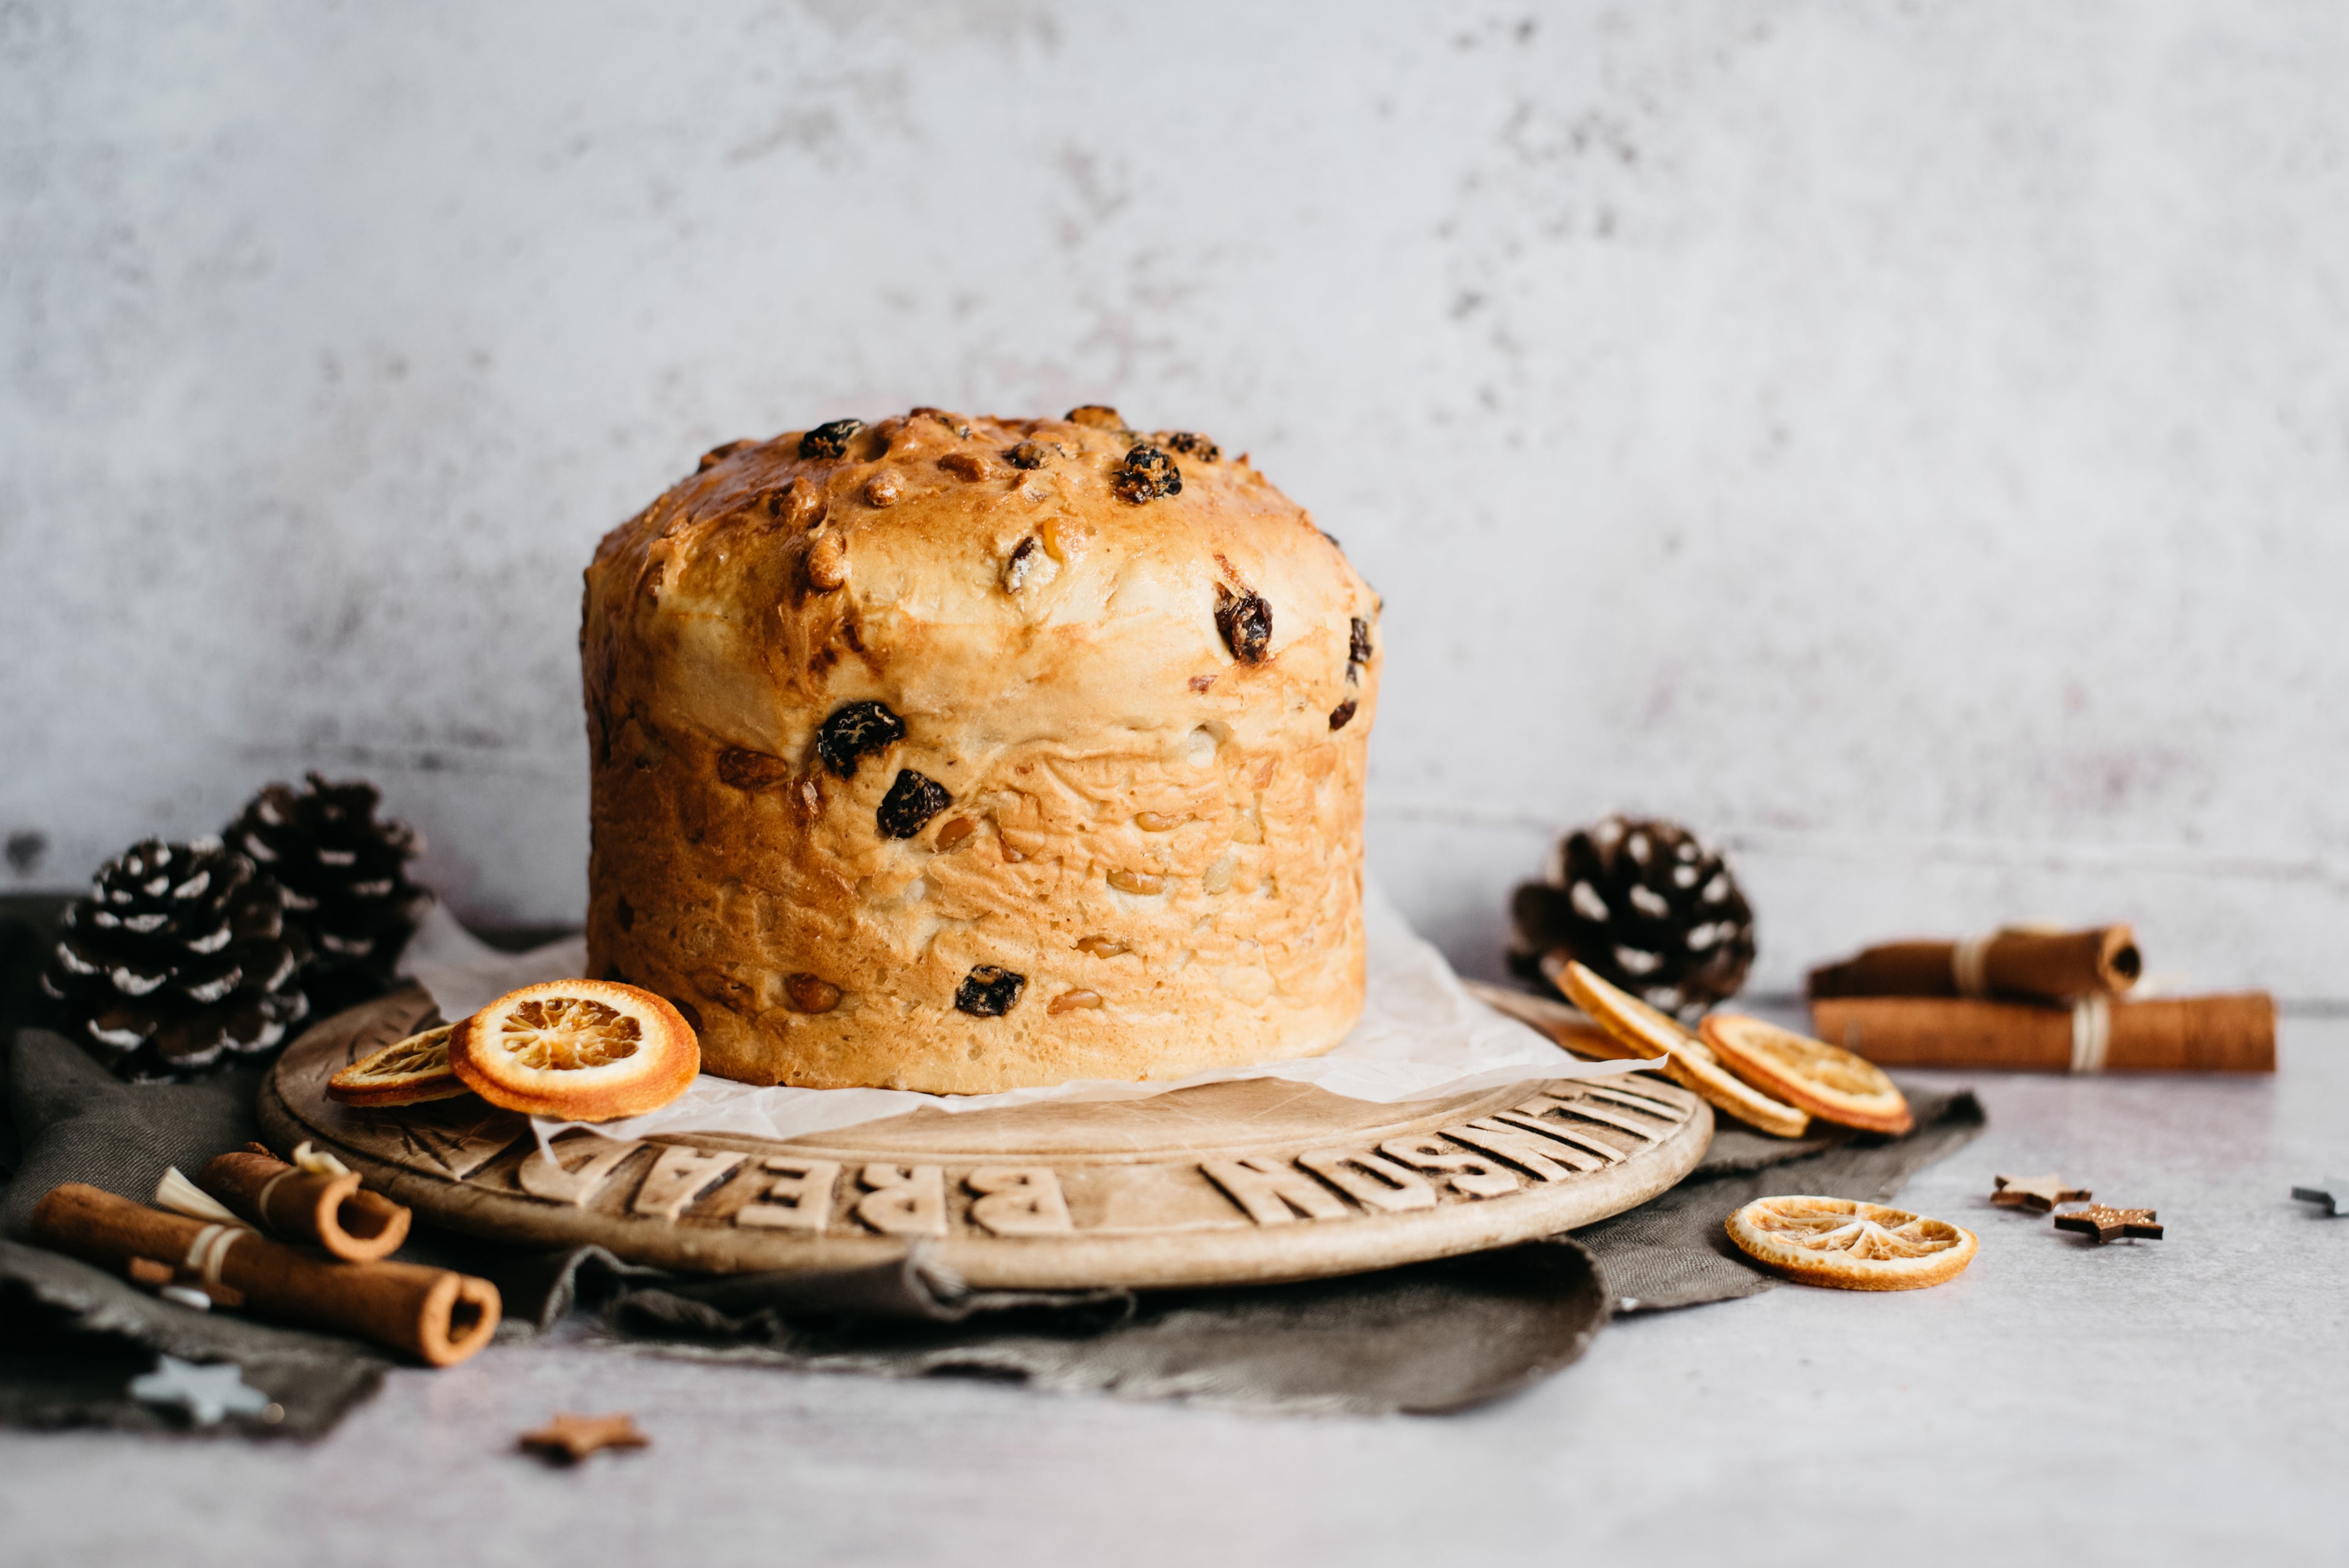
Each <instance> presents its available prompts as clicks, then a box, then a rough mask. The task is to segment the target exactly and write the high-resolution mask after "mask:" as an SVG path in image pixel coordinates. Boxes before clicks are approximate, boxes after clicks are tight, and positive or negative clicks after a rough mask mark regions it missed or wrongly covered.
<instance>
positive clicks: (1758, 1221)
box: [1728, 1197, 1979, 1291]
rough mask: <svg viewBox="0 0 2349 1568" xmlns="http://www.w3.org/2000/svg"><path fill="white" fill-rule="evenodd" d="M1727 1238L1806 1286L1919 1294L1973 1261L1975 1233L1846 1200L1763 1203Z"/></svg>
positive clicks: (1735, 1219) (1733, 1220) (1738, 1217)
mask: <svg viewBox="0 0 2349 1568" xmlns="http://www.w3.org/2000/svg"><path fill="white" fill-rule="evenodd" d="M1728 1229H1729V1239H1730V1240H1731V1241H1734V1242H1736V1243H1737V1245H1738V1246H1739V1248H1740V1249H1742V1250H1743V1251H1744V1252H1745V1253H1746V1254H1747V1255H1748V1256H1750V1257H1752V1258H1753V1259H1754V1261H1755V1262H1760V1263H1762V1264H1764V1265H1765V1266H1767V1267H1769V1268H1771V1269H1773V1270H1775V1271H1776V1272H1779V1273H1782V1274H1784V1275H1785V1276H1786V1277H1787V1278H1788V1279H1791V1280H1796V1281H1799V1282H1802V1283H1804V1284H1807V1285H1827V1286H1831V1287H1833V1288H1835V1289H1837V1290H1846V1291H1913V1290H1921V1289H1923V1288H1924V1287H1926V1286H1928V1285H1938V1284H1940V1282H1943V1281H1944V1280H1949V1279H1952V1278H1955V1277H1956V1276H1957V1275H1958V1274H1960V1273H1961V1272H1964V1270H1965V1267H1966V1265H1967V1264H1969V1263H1971V1262H1973V1261H1974V1251H1975V1249H1976V1247H1977V1246H1978V1245H1979V1243H1978V1242H1977V1241H1976V1240H1975V1237H1974V1233H1973V1232H1972V1231H1969V1230H1966V1229H1965V1228H1964V1227H1963V1226H1959V1225H1952V1224H1951V1223H1950V1222H1949V1221H1948V1220H1930V1219H1927V1218H1925V1217H1924V1216H1922V1215H1918V1214H1911V1213H1909V1211H1908V1210H1903V1209H1888V1208H1886V1207H1884V1206H1883V1205H1882V1204H1878V1203H1860V1202H1857V1201H1855V1200H1853V1199H1848V1198H1814V1197H1784V1198H1757V1199H1754V1201H1753V1202H1751V1203H1748V1204H1747V1205H1746V1206H1745V1207H1744V1208H1743V1209H1740V1210H1737V1212H1736V1213H1734V1214H1732V1215H1731V1216H1730V1217H1729V1220H1728Z"/></svg>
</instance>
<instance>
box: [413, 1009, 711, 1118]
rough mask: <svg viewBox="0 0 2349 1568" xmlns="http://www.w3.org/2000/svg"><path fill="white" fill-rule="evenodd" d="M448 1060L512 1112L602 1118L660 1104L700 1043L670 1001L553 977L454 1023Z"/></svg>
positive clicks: (695, 1068)
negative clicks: (454, 1029)
mask: <svg viewBox="0 0 2349 1568" xmlns="http://www.w3.org/2000/svg"><path fill="white" fill-rule="evenodd" d="M449 1065H450V1067H451V1068H452V1069H454V1070H455V1072H456V1075H457V1076H458V1077H460V1078H461V1079H463V1080H464V1082H465V1086H466V1087H467V1088H469V1089H471V1090H472V1091H473V1092H474V1093H475V1094H477V1095H479V1096H481V1098H483V1099H485V1100H487V1101H489V1102H490V1104H492V1105H493V1106H504V1107H505V1108H506V1109H508V1110H510V1111H524V1112H527V1113H529V1114H530V1115H532V1116H560V1117H562V1118H563V1119H564V1120H565V1121H574V1122H608V1121H611V1120H613V1119H614V1118H615V1117H618V1116H642V1115H643V1114H644V1113H645V1112H647V1111H650V1110H657V1109H659V1108H660V1107H661V1106H665V1105H667V1104H668V1103H669V1102H670V1101H671V1100H673V1099H675V1098H677V1097H678V1096H679V1095H681V1094H683V1093H685V1090H686V1085H688V1084H691V1083H692V1082H693V1078H694V1075H695V1074H697V1073H698V1072H700V1071H701V1043H700V1042H699V1041H698V1040H697V1039H695V1038H694V1033H693V1030H692V1029H691V1027H690V1026H688V1024H687V1023H686V1022H685V1020H684V1018H682V1017H681V1016H679V1015H678V1011H677V1009H676V1008H674V1007H671V1006H670V1005H669V1004H668V1003H667V1002H664V1001H662V1000H661V999H660V998H659V997H657V996H655V995H654V994H653V993H652V992H649V991H644V990H640V989H639V988H637V987H636V986H633V985H623V984H621V983H619V982H618V981H609V980H550V981H545V982H544V983H543V984H539V985H526V986H523V988H522V989H521V990H520V991H512V992H507V993H506V994H505V995H503V996H501V997H499V998H498V999H497V1000H496V1001H495V1002H492V1003H490V1004H489V1005H488V1006H487V1007H484V1008H483V1009H481V1011H480V1012H476V1013H475V1014H473V1016H471V1018H468V1019H466V1020H465V1021H464V1022H463V1023H460V1024H458V1025H457V1028H456V1033H453V1034H451V1035H450V1037H449Z"/></svg>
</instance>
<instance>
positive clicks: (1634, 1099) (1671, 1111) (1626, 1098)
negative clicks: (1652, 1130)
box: [1582, 1084, 1689, 1124]
mask: <svg viewBox="0 0 2349 1568" xmlns="http://www.w3.org/2000/svg"><path fill="white" fill-rule="evenodd" d="M1582 1093H1583V1096H1584V1097H1585V1098H1587V1099H1596V1100H1612V1101H1614V1102H1615V1103H1616V1104H1617V1105H1619V1106H1630V1107H1631V1108H1632V1109H1633V1110H1635V1111H1641V1112H1644V1113H1646V1114H1647V1115H1649V1116H1660V1117H1661V1118H1662V1119H1663V1120H1665V1121H1668V1122H1672V1123H1676V1124H1677V1123H1680V1122H1684V1121H1686V1120H1688V1119H1689V1112H1688V1108H1687V1107H1686V1106H1676V1105H1673V1104H1672V1103H1671V1101H1669V1100H1664V1099H1659V1098H1657V1097H1655V1096H1651V1095H1642V1094H1640V1093H1638V1092H1636V1091H1634V1090H1631V1089H1623V1088H1618V1087H1616V1086H1615V1085H1611V1084H1609V1085H1599V1084H1593V1085H1590V1086H1589V1087H1588V1088H1586V1089H1584V1090H1583V1091H1582Z"/></svg>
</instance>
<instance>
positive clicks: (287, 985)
mask: <svg viewBox="0 0 2349 1568" xmlns="http://www.w3.org/2000/svg"><path fill="white" fill-rule="evenodd" d="M309 951H310V948H309V944H308V942H306V941H305V940H303V937H302V934H301V933H300V932H299V931H296V930H293V929H289V928H288V927H287V926H286V924H285V906H284V903H283V901H282V897H281V895H280V893H279V891H278V887H277V884H276V883H275V882H273V881H271V880H270V879H269V878H268V877H264V876H262V875H261V874H260V873H259V872H258V871H256V870H255V869H254V864H253V862H252V861H250V860H248V859H246V858H245V857H243V856H242V855H240V854H238V853H237V852H236V851H234V850H233V849H230V848H228V847H226V846H223V845H222V843H221V841H220V840H219V839H217V838H200V839H198V840H196V841H195V842H194V843H192V844H165V843H163V842H162V841H161V840H160V839H153V838H150V839H147V840H145V841H144V842H142V843H140V844H136V845H133V846H131V847H130V848H129V849H128V850H126V851H124V852H123V854H122V855H121V856H120V857H119V858H117V859H113V860H109V861H108V862H107V863H106V865H105V866H104V867H100V868H99V870H98V877H97V878H96V880H95V882H94V883H93V885H92V888H91V892H90V896H89V897H88V898H84V899H81V900H80V901H78V902H77V903H76V904H74V905H73V906H72V907H71V908H69V909H67V910H66V913H65V920H64V932H63V935H61V936H60V937H59V938H58V940H57V950H56V952H55V953H54V954H53V955H52V956H51V958H50V960H49V966H48V968H47V970H46V971H43V972H42V975H41V989H42V990H43V991H45V992H47V993H48V994H49V995H50V996H51V997H52V998H54V999H55V1000H56V1001H57V1002H60V1003H62V1004H63V1007H64V1011H65V1012H66V1015H67V1024H68V1026H69V1027H71V1028H73V1029H76V1030H78V1031H79V1032H80V1033H81V1035H82V1037H83V1038H84V1039H86V1040H88V1042H89V1043H90V1044H91V1045H92V1046H94V1047H95V1048H96V1049H97V1050H98V1053H99V1054H102V1055H104V1056H105V1057H107V1058H108V1060H109V1064H110V1065H111V1066H112V1067H113V1069H114V1070H115V1071H116V1072H117V1073H119V1074H120V1075H122V1076H124V1077H126V1078H129V1079H133V1080H135V1081H137V1082H140V1083H160V1082H164V1081H167V1080H169V1079H171V1078H175V1077H179V1076H181V1075H186V1074H190V1073H193V1072H195V1071H196V1070H197V1069H199V1068H202V1067H206V1066H210V1065H212V1064H213V1063H215V1062H218V1061H221V1060H222V1058H223V1057H233V1056H249V1055H253V1054H257V1053H260V1052H263V1051H266V1050H269V1049H270V1048H271V1047H273V1046H274V1045H276V1044H280V1043H281V1042H282V1041H283V1040H284V1039H285V1031H286V1029H287V1028H288V1027H289V1026H291V1025H293V1024H295V1023H299V1022H300V1021H301V1019H302V1018H303V1017H304V1016H305V1014H306V1013H307V1012H308V1011H309V1004H308V1002H306V1001H305V999H304V997H303V994H302V989H301V985H300V979H301V970H302V962H303V961H304V960H305V958H307V957H308V956H309Z"/></svg>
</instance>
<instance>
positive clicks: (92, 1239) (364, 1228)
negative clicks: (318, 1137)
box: [32, 1144, 502, 1366]
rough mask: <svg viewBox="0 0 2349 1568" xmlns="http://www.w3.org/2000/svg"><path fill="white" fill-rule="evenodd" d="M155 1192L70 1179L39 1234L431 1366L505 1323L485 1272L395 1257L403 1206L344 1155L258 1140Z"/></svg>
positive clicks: (164, 1285)
mask: <svg viewBox="0 0 2349 1568" xmlns="http://www.w3.org/2000/svg"><path fill="white" fill-rule="evenodd" d="M295 1152H296V1154H297V1155H302V1154H304V1151H303V1150H296V1151H295ZM156 1196H157V1201H158V1203H159V1204H160V1205H162V1207H155V1208H150V1207H149V1206H148V1205H146V1204H144V1203H134V1202H132V1201H131V1200H130V1199H127V1198H119V1197H117V1196H116V1195H115V1194H113V1193H111V1192H107V1191H103V1190H101V1189H98V1188H95V1187H91V1186H88V1185H87V1184H85V1183H82V1182H78V1181H69V1182H67V1183H65V1184H64V1185H63V1186H60V1187H55V1188H52V1189H50V1190H49V1191H48V1192H47V1194H46V1195H44V1196H43V1197H42V1199H41V1200H40V1202H39V1203H37V1204H36V1205H35V1206H34V1209H33V1220H32V1233H33V1240H34V1241H37V1242H39V1243H40V1244H41V1245H43V1246H45V1247H53V1248H55V1249H56V1250H57V1251H60V1252H67V1253H71V1254H72V1255H73V1256H75V1257H78V1258H80V1259H82V1260H83V1261H85V1262H92V1263H96V1264H98V1266H100V1267H101V1268H108V1269H116V1270H119V1271H121V1272H122V1273H123V1274H125V1275H126V1276H127V1277H128V1278H129V1280H131V1282H134V1283H136V1284H140V1285H142V1286H144V1287H146V1288H147V1289H149V1290H151V1291H155V1292H157V1293H160V1294H164V1295H167V1296H170V1297H171V1298H172V1299H174V1300H177V1301H180V1302H182V1303H186V1304H189V1305H191V1306H197V1307H203V1306H207V1305H213V1306H222V1307H230V1308H236V1309H241V1310H243V1311H247V1312H251V1313H253V1314H255V1315H256V1316H261V1317H266V1318H271V1319H274V1320H275V1321H277V1322H279V1323H288V1324H300V1325H302V1326H305V1327H310V1328H324V1329H329V1330H333V1331H336V1332H338V1333H342V1334H355V1335H357V1336H359V1337H361V1338H365V1339H371V1340H374V1341H376V1342H378V1344H382V1345H390V1346H391V1347H392V1348H394V1349H396V1350H400V1351H404V1352H406V1353H407V1354H408V1355H412V1356H414V1357H416V1358H417V1359H418V1360H419V1361H421V1362H423V1363H425V1364H426V1365H427V1366H454V1365H455V1364H456V1363H458V1362H460V1361H462V1360H464V1359H465V1358H466V1357H467V1356H469V1355H472V1354H473V1353H474V1352H475V1351H477V1350H479V1349H481V1346H483V1345H487V1344H488V1343H489V1342H490V1336H491V1334H492V1333H493V1332H495V1330H496V1328H497V1326H498V1319H499V1316H500V1313H501V1306H502V1303H500V1301H499V1298H498V1290H497V1287H496V1286H495V1285H493V1284H492V1283H491V1282H489V1281H487V1280H481V1279H475V1278H473V1277H471V1275H466V1274H459V1273H455V1272H450V1270H447V1269H431V1268H423V1267H419V1265H417V1264H414V1263H395V1262H388V1261H387V1260H388V1257H389V1255H390V1254H391V1253H392V1252H393V1251H397V1250H398V1246H399V1244H400V1242H401V1241H404V1240H405V1239H406V1238H407V1235H408V1229H409V1218H410V1216H409V1210H407V1209H406V1208H404V1207H402V1206H401V1205H399V1204H398V1203H394V1202H393V1201H391V1200H390V1199H388V1198H385V1197H384V1196H382V1195H381V1194H380V1193H375V1192H369V1191H367V1190H365V1189H363V1188H362V1187H361V1185H360V1181H359V1178H358V1177H357V1175H356V1174H355V1173H353V1172H351V1171H349V1170H347V1169H344V1168H341V1166H340V1164H339V1162H336V1161H333V1160H331V1159H320V1160H316V1161H312V1160H310V1159H309V1158H306V1157H305V1162H304V1163H303V1164H300V1165H295V1164H289V1163H287V1162H286V1161H285V1160H282V1159H280V1158H277V1157H276V1156H275V1155H274V1154H272V1153H271V1152H269V1150H267V1149H265V1148H264V1147H261V1146H260V1145H258V1144H252V1145H248V1146H247V1147H245V1148H243V1149H242V1150H240V1151H238V1152H236V1153H233V1154H224V1155H222V1156H220V1157H219V1158H216V1159H214V1160H212V1162H211V1163H210V1164H208V1165H206V1166H205V1167H204V1168H203V1169H202V1172H200V1173H199V1174H198V1176H197V1178H196V1179H195V1180H194V1181H193V1182H190V1181H188V1180H187V1179H186V1178H184V1177H182V1176H181V1175H180V1173H179V1172H178V1171H177V1170H174V1171H172V1172H171V1173H170V1174H169V1175H167V1176H166V1177H165V1178H164V1179H163V1183H162V1185H161V1186H160V1188H158V1189H157V1193H156ZM264 1232H267V1234H264Z"/></svg>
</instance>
